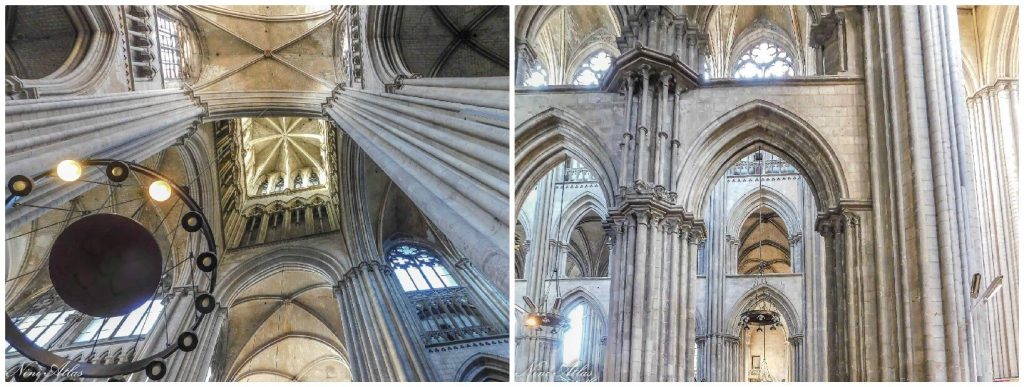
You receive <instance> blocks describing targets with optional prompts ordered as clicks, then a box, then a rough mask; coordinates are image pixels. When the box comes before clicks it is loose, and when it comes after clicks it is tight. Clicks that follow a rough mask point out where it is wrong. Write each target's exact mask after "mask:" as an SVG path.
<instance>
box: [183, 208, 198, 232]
mask: <svg viewBox="0 0 1024 387" xmlns="http://www.w3.org/2000/svg"><path fill="white" fill-rule="evenodd" d="M181 228H183V229H185V231H188V232H196V231H199V230H201V229H202V228H203V216H202V215H199V213H198V212H196V211H189V212H186V213H185V215H184V216H182V217H181Z"/></svg>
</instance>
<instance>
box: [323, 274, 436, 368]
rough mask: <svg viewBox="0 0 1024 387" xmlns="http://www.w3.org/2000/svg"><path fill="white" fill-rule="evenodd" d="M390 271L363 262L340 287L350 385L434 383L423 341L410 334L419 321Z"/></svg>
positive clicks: (412, 333)
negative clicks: (373, 382)
mask: <svg viewBox="0 0 1024 387" xmlns="http://www.w3.org/2000/svg"><path fill="white" fill-rule="evenodd" d="M396 282H397V281H396V280H394V274H393V273H392V272H391V269H390V267H388V266H387V265H385V264H381V263H379V262H363V263H361V264H359V265H358V266H356V267H354V268H352V269H351V270H349V272H348V273H346V274H345V276H344V278H343V279H342V280H341V281H340V282H339V283H338V287H337V289H336V294H337V297H338V304H339V307H340V308H341V315H342V316H343V318H342V325H343V327H342V328H343V329H344V338H345V348H346V350H347V351H348V355H349V360H350V369H351V370H352V378H353V380H354V381H375V382H408V381H417V382H421V381H434V380H435V379H436V378H435V377H434V375H432V374H431V371H430V370H431V368H430V367H428V366H427V365H428V360H427V359H426V355H425V350H424V349H425V346H424V344H423V340H422V339H421V338H420V337H419V335H418V334H417V333H416V332H417V331H416V330H415V329H412V328H413V327H414V326H415V324H418V323H419V319H418V318H417V317H416V316H415V315H412V314H411V313H410V312H409V310H408V307H406V306H405V304H402V303H404V302H406V301H405V300H404V299H402V298H401V297H404V296H405V295H404V293H403V292H402V290H401V289H400V288H399V286H398V285H397V284H396Z"/></svg>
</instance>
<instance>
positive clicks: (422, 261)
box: [388, 244, 459, 292]
mask: <svg viewBox="0 0 1024 387" xmlns="http://www.w3.org/2000/svg"><path fill="white" fill-rule="evenodd" d="M388 262H390V264H391V268H393V269H394V270H395V275H396V276H397V277H398V282H400V283H401V284H402V289H403V290H405V291H406V292H415V291H418V290H430V289H444V288H452V287H456V286H459V284H458V283H456V282H455V279H454V278H452V276H451V274H449V273H448V269H447V268H445V267H444V264H443V263H442V262H441V260H440V259H438V258H437V256H436V254H434V252H433V251H430V250H427V249H424V248H421V247H419V246H415V245H411V244H400V245H396V246H395V247H392V248H391V250H388Z"/></svg>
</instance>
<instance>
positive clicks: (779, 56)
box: [735, 42, 793, 79]
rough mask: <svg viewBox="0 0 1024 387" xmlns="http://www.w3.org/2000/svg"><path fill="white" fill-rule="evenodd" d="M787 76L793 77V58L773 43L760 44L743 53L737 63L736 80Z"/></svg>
mask: <svg viewBox="0 0 1024 387" xmlns="http://www.w3.org/2000/svg"><path fill="white" fill-rule="evenodd" d="M787 76H793V57H792V56H791V55H790V54H789V53H787V52H786V51H785V50H783V49H782V48H780V47H779V46H777V45H775V44H773V43H768V42H764V43H761V44H758V45H756V46H754V47H753V48H751V49H750V50H748V51H747V52H745V53H743V55H741V56H740V59H739V60H737V61H736V73H735V77H736V78H755V79H756V78H780V77H787Z"/></svg>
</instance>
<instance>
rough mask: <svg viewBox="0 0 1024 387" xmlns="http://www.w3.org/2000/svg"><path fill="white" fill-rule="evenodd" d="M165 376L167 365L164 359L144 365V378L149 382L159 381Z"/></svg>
mask: <svg viewBox="0 0 1024 387" xmlns="http://www.w3.org/2000/svg"><path fill="white" fill-rule="evenodd" d="M164 376H167V363H166V362H164V359H156V360H153V361H151V362H149V364H148V365H146V377H148V378H149V379H150V380H160V379H163V378H164Z"/></svg>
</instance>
